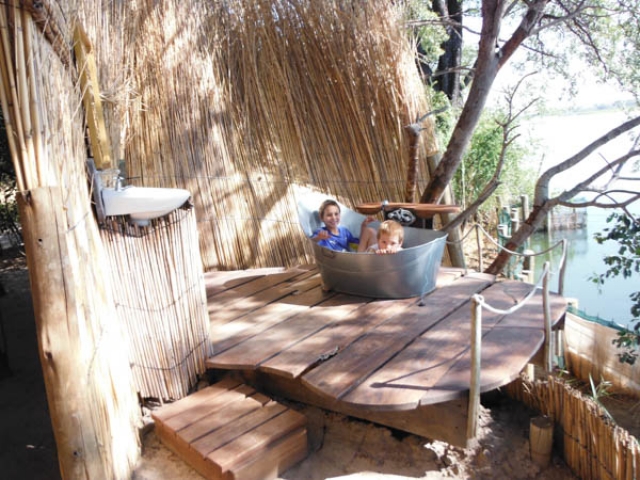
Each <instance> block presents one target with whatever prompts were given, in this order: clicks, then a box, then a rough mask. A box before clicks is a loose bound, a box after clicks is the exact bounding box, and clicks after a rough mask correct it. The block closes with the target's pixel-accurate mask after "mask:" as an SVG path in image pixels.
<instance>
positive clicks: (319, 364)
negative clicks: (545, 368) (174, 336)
mask: <svg viewBox="0 0 640 480" xmlns="http://www.w3.org/2000/svg"><path fill="white" fill-rule="evenodd" d="M205 281H206V285H207V298H208V308H209V315H210V320H211V330H210V334H211V338H212V341H213V345H214V352H215V354H214V356H213V357H211V358H210V359H209V360H208V361H207V366H208V367H209V368H211V369H214V370H215V371H218V373H224V371H234V372H235V373H237V374H239V375H240V376H241V377H242V379H243V380H244V381H246V382H248V383H251V384H252V385H255V386H256V387H257V388H259V389H260V390H261V391H264V392H266V393H270V394H273V395H280V396H283V397H285V398H289V399H292V400H296V401H301V402H304V403H308V404H311V405H316V406H319V407H321V408H325V409H329V410H332V411H336V412H339V413H343V414H346V415H351V416H355V417H358V418H362V419H366V420H370V421H373V422H376V423H380V424H383V425H387V426H390V427H393V428H397V429H401V430H404V431H407V432H411V433H416V434H418V435H422V436H425V437H428V438H432V439H438V440H443V441H446V442H448V443H451V444H453V445H458V446H463V447H464V446H467V445H468V444H469V440H472V439H473V436H474V434H475V432H468V431H467V423H468V422H467V419H468V415H469V413H468V412H469V388H470V387H469V386H470V365H471V358H470V338H471V302H470V298H471V296H472V295H473V294H475V293H481V294H482V296H483V297H484V299H485V301H486V302H487V303H488V304H490V305H491V306H493V307H494V308H496V309H503V310H506V309H509V308H510V307H511V306H513V305H514V304H516V303H517V302H518V301H519V300H521V299H522V298H524V297H526V295H527V294H528V293H529V291H530V290H531V288H532V285H530V284H526V283H522V282H516V281H500V282H496V281H495V278H494V277H493V276H489V275H485V274H480V273H470V274H466V275H464V274H463V272H462V271H461V270H459V269H445V268H443V269H441V271H440V275H439V279H438V288H436V290H435V291H433V292H432V293H430V294H429V295H427V296H426V297H425V298H424V300H423V301H422V302H421V299H420V298H410V299H402V300H374V299H369V298H363V297H355V296H351V295H346V294H340V293H334V292H324V291H323V290H322V288H321V285H320V275H319V273H318V271H317V270H316V269H315V267H313V266H308V267H300V268H292V269H288V270H282V269H264V270H249V271H236V272H210V273H207V274H205ZM550 304H551V305H550V308H551V318H552V319H553V323H554V325H555V326H556V327H558V326H559V325H561V321H562V319H563V318H564V313H565V309H566V301H565V299H564V298H563V297H560V296H558V295H553V296H552V297H551V302H550ZM482 319H483V320H482V350H481V351H482V355H481V379H480V385H481V391H482V392H486V391H489V390H493V389H496V388H498V387H500V386H502V385H505V384H507V383H509V382H511V381H512V380H513V379H515V378H516V377H517V376H518V375H519V373H520V372H521V371H522V370H523V369H524V368H525V367H526V365H527V364H528V363H531V362H532V361H535V359H536V356H538V355H539V354H540V353H541V350H542V349H543V348H544V325H543V309H542V295H541V294H540V293H537V294H536V295H535V296H534V297H533V298H532V299H531V300H530V301H529V302H528V303H527V304H526V305H525V306H524V307H523V308H521V309H519V310H518V311H516V312H515V313H512V314H511V315H508V316H504V315H500V314H496V313H492V312H491V311H489V310H487V309H485V310H484V311H483V317H482Z"/></svg>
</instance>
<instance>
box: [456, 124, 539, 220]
mask: <svg viewBox="0 0 640 480" xmlns="http://www.w3.org/2000/svg"><path fill="white" fill-rule="evenodd" d="M502 145H503V129H502V127H501V126H500V125H499V124H498V123H497V121H496V119H495V117H487V116H484V117H483V118H482V119H481V120H480V123H479V124H478V127H477V128H476V131H475V133H474V135H473V138H472V139H471V145H470V147H469V149H468V150H467V153H466V154H465V157H464V160H463V162H462V164H461V166H460V168H459V169H458V171H457V172H456V174H455V176H454V179H453V182H452V187H453V191H454V195H455V197H456V202H457V203H458V204H459V205H462V206H467V205H469V204H470V203H472V202H473V201H475V199H476V198H477V197H478V196H479V195H480V193H481V192H482V190H483V189H484V188H485V186H486V185H487V183H488V182H489V181H490V180H491V178H492V177H493V175H494V173H495V170H496V167H497V165H498V162H499V160H500V152H501V150H502ZM526 152H527V149H526V147H525V146H523V145H520V144H518V143H516V142H513V143H512V144H511V145H510V146H509V148H508V149H507V150H506V153H505V162H504V166H503V169H502V172H501V175H500V179H499V181H500V182H501V183H500V186H499V187H498V189H497V190H496V192H495V193H494V197H497V196H498V195H500V196H503V197H504V198H508V199H510V198H517V197H519V196H520V195H529V196H531V194H532V192H533V187H534V180H535V177H536V175H532V174H531V172H529V171H527V169H526V168H524V167H523V166H522V164H523V163H524V162H522V161H521V159H522V158H524V157H525V156H526ZM494 207H495V202H491V201H489V202H485V204H484V205H483V207H481V211H482V209H484V210H488V209H493V208H494Z"/></svg>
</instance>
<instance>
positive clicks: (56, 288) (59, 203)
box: [17, 186, 140, 480]
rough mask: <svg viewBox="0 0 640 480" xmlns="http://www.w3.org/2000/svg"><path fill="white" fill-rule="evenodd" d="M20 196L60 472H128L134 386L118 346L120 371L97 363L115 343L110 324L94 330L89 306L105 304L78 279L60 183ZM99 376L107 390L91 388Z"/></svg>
mask: <svg viewBox="0 0 640 480" xmlns="http://www.w3.org/2000/svg"><path fill="white" fill-rule="evenodd" d="M17 199H18V206H19V208H20V219H21V224H22V226H23V236H24V244H25V249H26V252H27V260H28V263H29V279H30V283H31V292H32V297H33V309H34V316H35V321H36V334H37V337H38V338H37V339H38V352H39V355H40V362H41V364H42V370H43V376H44V381H45V387H46V392H47V401H48V404H49V412H50V417H51V424H52V427H53V433H54V436H55V440H56V446H57V451H58V460H59V463H60V473H61V476H62V478H63V479H65V480H66V479H73V480H75V479H96V480H97V479H105V478H126V475H130V473H131V471H130V468H131V466H132V465H133V464H134V462H135V461H136V460H137V458H139V453H140V452H139V436H138V431H137V426H136V425H135V422H137V419H134V418H132V416H131V415H132V412H133V408H134V407H137V406H138V405H137V397H136V392H135V391H134V390H133V384H132V383H131V382H130V371H129V370H128V367H129V365H128V362H127V361H126V359H124V360H123V359H122V358H120V357H118V356H117V355H120V352H114V355H115V356H116V360H115V363H118V364H119V365H118V366H119V367H122V369H121V370H118V371H117V372H116V371H115V369H114V370H111V371H110V372H109V373H110V375H109V374H108V375H104V374H105V373H107V372H106V371H105V370H104V369H101V368H100V367H99V365H101V358H102V357H101V355H99V353H100V352H99V350H100V347H102V348H105V349H108V348H109V347H110V346H112V345H113V344H114V342H113V341H112V339H113V338H114V337H113V332H114V330H113V329H111V330H110V331H108V332H107V331H101V332H96V331H92V327H93V328H95V326H94V325H92V324H91V322H90V321H88V319H89V317H90V316H91V315H92V313H93V314H95V313H96V312H95V311H94V312H91V311H88V310H91V309H92V308H94V309H95V308H98V307H100V306H102V310H104V307H105V304H102V305H99V302H96V303H95V304H92V305H91V302H87V298H86V294H85V293H84V292H83V290H82V288H79V286H78V284H79V283H80V282H82V281H83V279H84V278H86V277H87V276H89V275H90V274H91V273H92V272H91V271H90V270H88V271H87V272H86V273H84V274H83V273H82V272H79V267H78V262H79V261H78V259H77V258H74V257H77V256H78V254H79V253H80V252H79V251H78V250H73V246H74V245H75V241H74V240H75V239H69V235H70V233H69V229H68V228H67V225H68V224H67V219H66V213H65V212H66V208H65V205H64V202H63V192H62V189H61V187H59V186H54V187H40V188H35V189H32V190H30V191H29V192H27V193H26V194H25V195H18V196H17ZM84 268H87V269H91V268H92V267H91V266H90V265H87V266H85V267H84ZM94 294H95V295H97V296H99V295H100V292H99V291H96V292H95V293H94ZM98 314H100V315H103V314H104V313H103V312H98ZM98 336H99V337H100V338H99V339H97V337H98ZM125 353H126V351H125ZM97 377H99V378H97ZM97 382H100V383H101V384H105V385H108V387H107V388H105V389H104V392H100V393H96V390H95V389H94V388H95V385H96V384H97ZM101 393H102V394H103V395H104V397H103V398H101ZM107 396H108V397H107ZM136 449H137V451H136Z"/></svg>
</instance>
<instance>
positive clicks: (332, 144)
mask: <svg viewBox="0 0 640 480" xmlns="http://www.w3.org/2000/svg"><path fill="white" fill-rule="evenodd" d="M394 3H397V2H392V1H390V0H389V1H388V0H379V1H376V2H346V1H345V2H340V1H329V0H294V1H284V0H282V1H278V0H269V1H265V0H257V1H256V0H232V1H226V2H204V1H162V2H135V1H132V2H109V3H105V7H104V9H102V10H101V9H99V8H98V7H99V6H98V5H96V4H94V2H85V3H84V4H83V7H82V11H81V18H83V23H84V24H85V26H86V27H85V28H86V30H87V31H88V33H89V37H91V38H95V48H96V51H97V52H98V55H99V64H100V68H99V70H100V82H101V88H102V90H103V94H104V108H105V111H106V115H107V117H108V122H107V123H108V128H109V131H110V138H111V143H112V145H113V151H114V157H115V158H121V159H124V164H123V165H125V169H126V172H125V173H126V176H127V177H128V178H129V181H130V182H131V183H134V184H138V185H147V186H164V187H181V188H186V189H188V190H190V191H191V192H192V194H193V200H194V203H195V206H196V217H197V219H198V230H199V232H200V249H201V253H202V258H203V263H204V268H205V269H206V270H209V269H244V268H252V267H263V266H289V265H292V264H296V263H305V262H307V261H309V260H310V259H311V258H312V252H311V250H310V248H309V245H308V242H306V241H305V239H304V237H303V235H302V232H301V230H300V228H299V224H298V219H297V213H296V199H297V198H298V196H299V195H302V194H303V193H302V192H304V191H305V190H304V189H306V188H311V189H319V190H321V191H324V192H326V193H328V194H330V195H334V196H336V197H337V198H339V199H340V200H342V201H343V202H344V203H346V204H354V203H357V202H360V201H376V200H383V199H389V200H391V201H400V200H402V197H403V192H404V187H405V183H406V169H407V159H408V148H409V147H408V139H409V137H408V135H407V132H406V129H405V127H406V126H407V125H408V124H410V123H412V122H413V121H415V119H416V118H417V117H418V116H419V115H422V114H424V113H426V112H427V111H428V110H429V102H428V99H427V98H426V97H425V93H424V89H423V86H422V84H421V81H420V78H419V76H418V72H417V69H416V67H415V62H414V56H413V49H412V46H411V42H410V38H409V35H408V32H407V30H406V29H405V28H404V27H403V25H402V19H401V17H400V16H399V12H398V10H397V9H396V7H395V6H394ZM423 126H424V127H425V128H426V130H425V131H423V134H422V138H423V139H424V142H423V148H422V155H421V159H423V160H424V159H425V157H426V155H427V154H433V153H434V152H435V150H436V146H435V144H434V141H433V138H434V136H433V131H432V130H431V128H432V125H431V124H430V123H429V122H425V124H424V125H423ZM419 174H420V176H421V184H422V185H424V182H425V181H426V179H427V176H428V173H427V167H426V161H421V165H420V168H419Z"/></svg>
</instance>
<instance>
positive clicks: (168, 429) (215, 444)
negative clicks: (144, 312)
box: [151, 379, 308, 480]
mask: <svg viewBox="0 0 640 480" xmlns="http://www.w3.org/2000/svg"><path fill="white" fill-rule="evenodd" d="M151 416H152V417H153V419H154V421H155V431H156V434H157V435H158V437H159V438H160V440H161V441H162V443H164V444H165V445H166V446H167V447H168V448H170V449H171V450H173V451H174V452H175V453H176V454H177V455H178V456H180V457H181V458H182V459H183V460H184V461H185V462H187V463H188V464H189V465H191V466H192V467H193V468H194V469H195V470H196V471H197V472H198V473H200V475H202V476H203V477H205V478H207V479H211V480H268V479H274V478H277V477H278V476H279V475H280V474H281V473H282V472H284V471H285V470H287V469H288V468H290V467H292V466H293V465H295V464H296V463H298V462H299V461H301V460H302V459H304V458H305V457H306V456H307V454H308V447H307V428H306V417H305V416H304V415H302V414H300V413H298V412H296V411H294V410H291V409H290V408H288V407H286V406H285V405H282V404H280V403H278V402H275V401H273V400H271V399H270V398H269V397H267V396H266V395H263V394H261V393H259V392H257V391H256V390H255V389H253V388H252V387H250V386H248V385H244V384H241V383H239V382H237V381H234V380H228V379H227V380H222V381H220V382H218V383H216V384H214V385H211V386H209V387H207V388H204V389H202V390H200V391H198V392H197V393H194V394H193V395H189V396H188V397H185V398H183V399H181V400H178V401H177V402H174V403H171V404H168V405H165V406H164V407H162V408H160V409H158V410H157V411H155V412H153V413H152V414H151Z"/></svg>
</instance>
